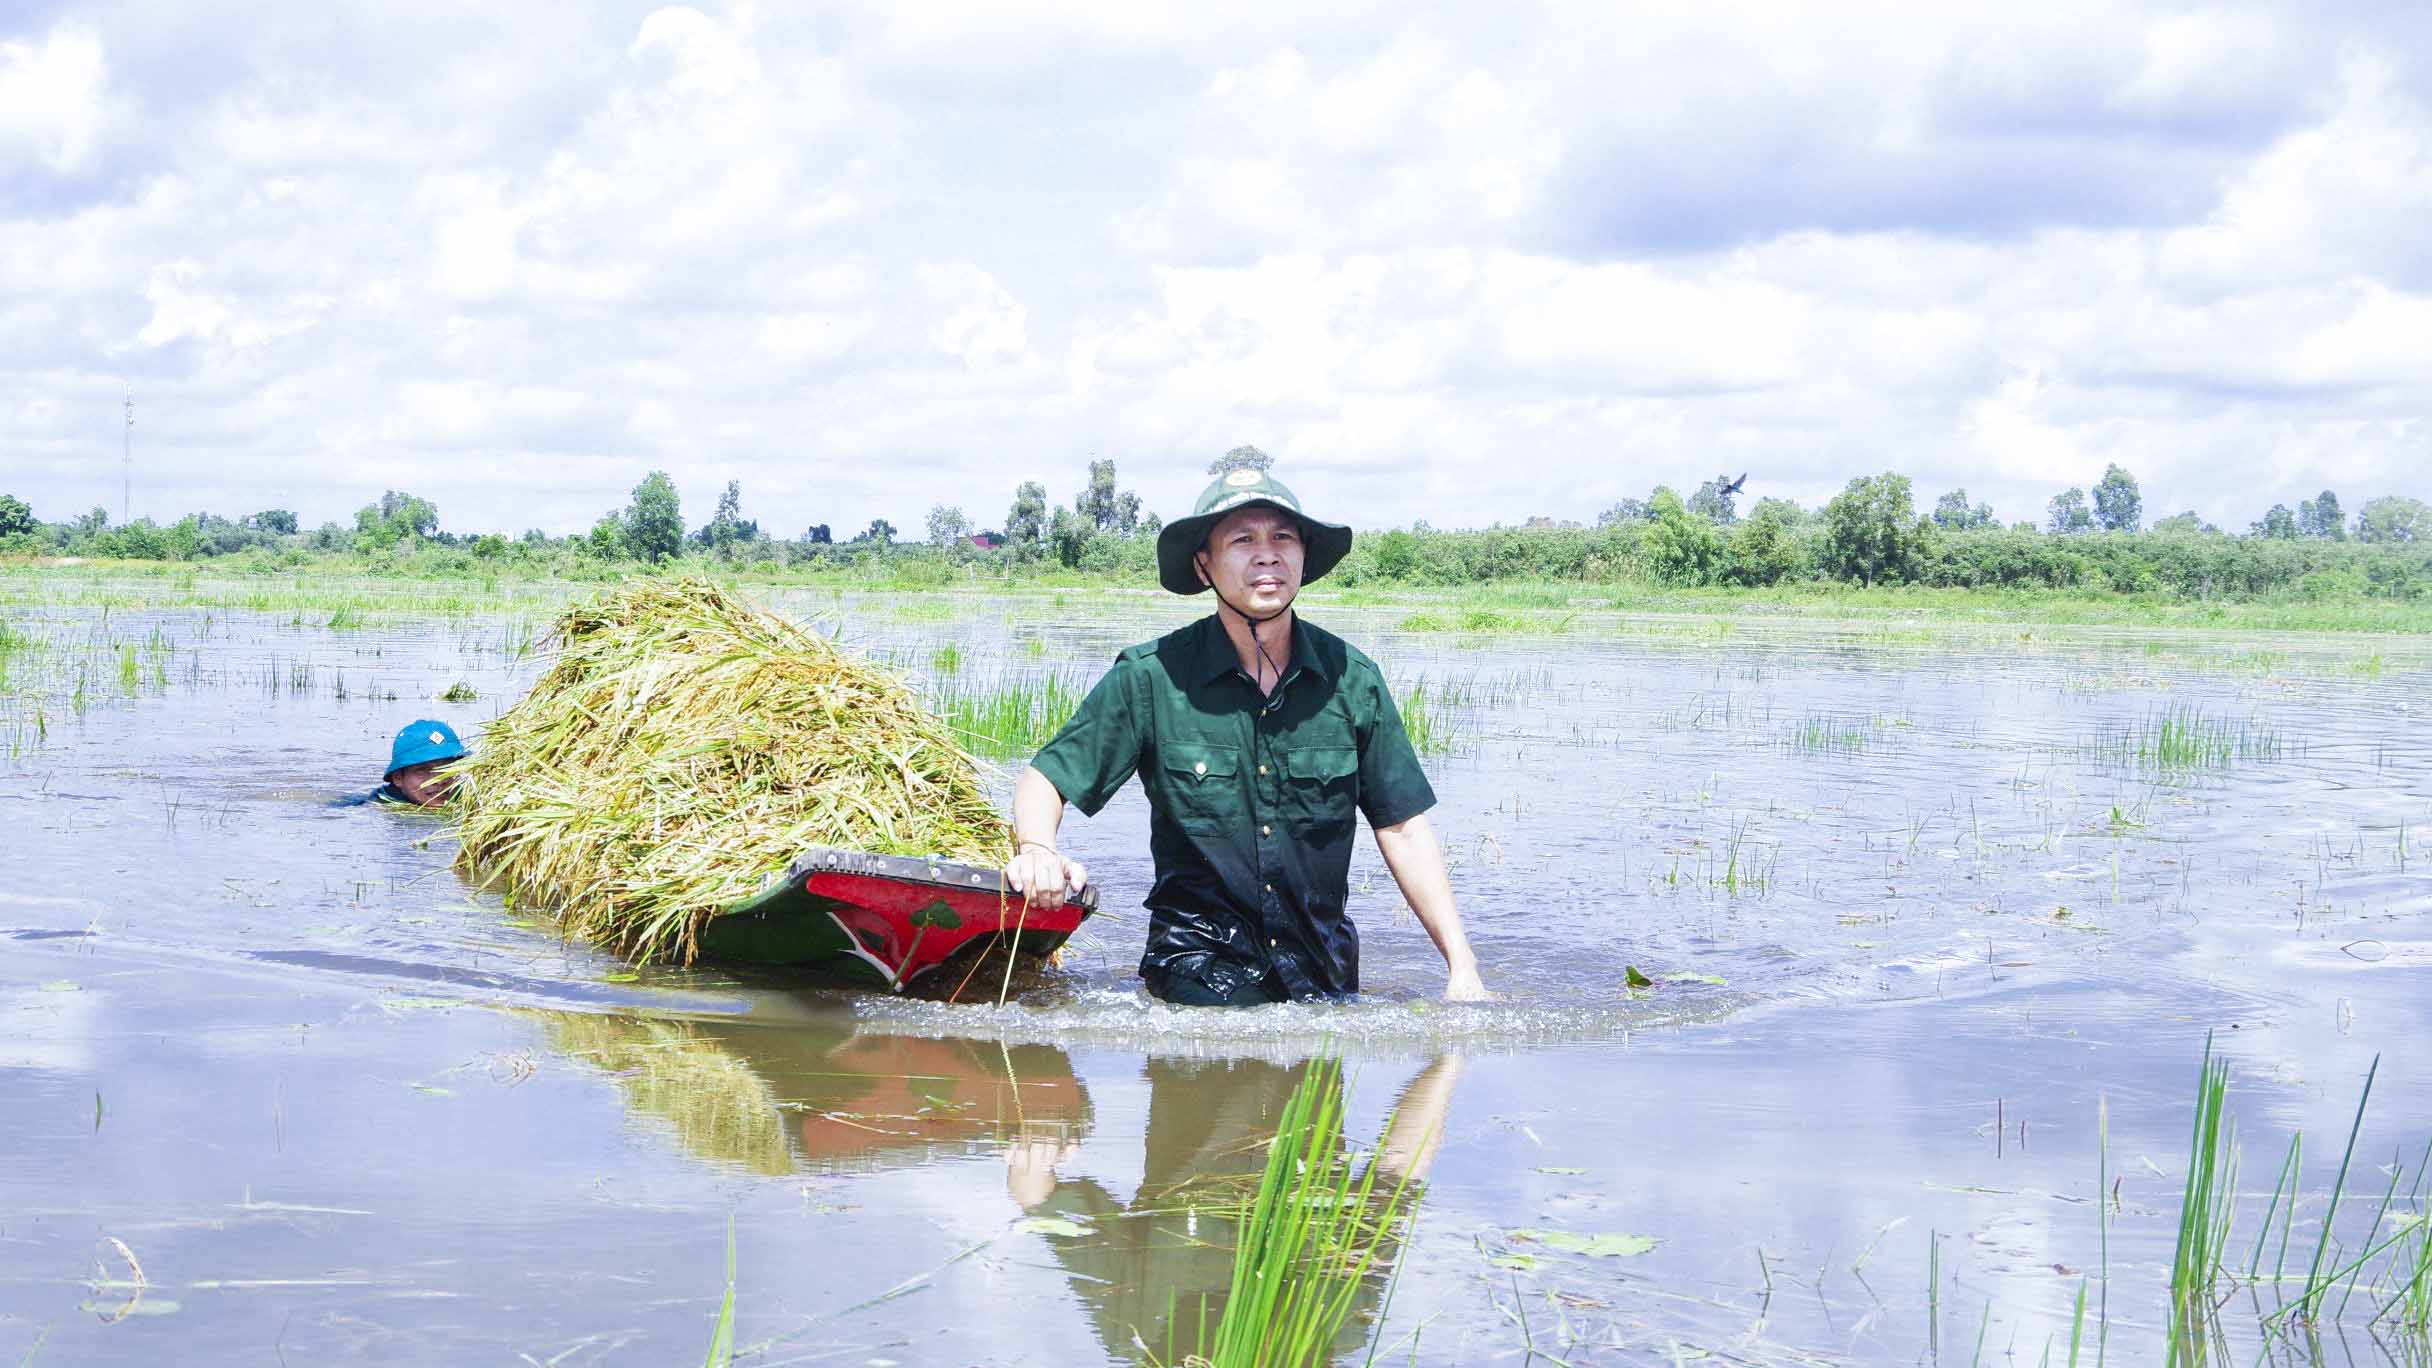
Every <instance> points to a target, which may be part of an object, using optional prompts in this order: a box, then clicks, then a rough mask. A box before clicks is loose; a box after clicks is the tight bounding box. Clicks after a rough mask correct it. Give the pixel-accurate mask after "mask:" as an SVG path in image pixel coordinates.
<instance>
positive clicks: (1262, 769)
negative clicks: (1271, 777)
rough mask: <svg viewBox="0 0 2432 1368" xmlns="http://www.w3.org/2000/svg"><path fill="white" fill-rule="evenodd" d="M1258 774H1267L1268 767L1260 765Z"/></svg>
mask: <svg viewBox="0 0 2432 1368" xmlns="http://www.w3.org/2000/svg"><path fill="white" fill-rule="evenodd" d="M1258 772H1259V773H1260V774H1264V773H1266V772H1267V767H1266V766H1264V765H1260V766H1259V767H1258Z"/></svg>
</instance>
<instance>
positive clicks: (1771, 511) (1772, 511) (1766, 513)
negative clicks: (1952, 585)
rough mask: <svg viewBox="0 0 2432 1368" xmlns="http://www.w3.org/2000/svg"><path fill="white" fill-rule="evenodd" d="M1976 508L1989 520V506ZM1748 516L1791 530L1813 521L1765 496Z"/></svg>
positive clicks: (1786, 502) (1796, 508)
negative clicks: (1774, 522) (1776, 523)
mask: <svg viewBox="0 0 2432 1368" xmlns="http://www.w3.org/2000/svg"><path fill="white" fill-rule="evenodd" d="M1977 507H1978V508H1981V509H1983V510H1984V512H1985V516H1986V517H1988V518H1990V517H1991V516H1992V515H1993V509H1992V506H1991V505H1990V504H1978V505H1977ZM1748 516H1750V517H1752V518H1768V517H1769V518H1772V519H1773V520H1774V521H1776V522H1778V523H1780V524H1781V525H1782V526H1784V527H1787V528H1792V529H1797V528H1801V527H1805V526H1806V525H1807V524H1808V523H1810V522H1813V521H1814V518H1813V517H1812V516H1811V515H1810V514H1809V513H1808V511H1807V510H1806V509H1804V508H1801V507H1799V506H1798V504H1797V503H1796V502H1795V501H1793V500H1790V499H1777V498H1775V497H1773V496H1772V495H1767V496H1765V497H1764V498H1762V499H1759V500H1757V501H1756V507H1755V508H1754V509H1751V510H1750V511H1749V514H1748Z"/></svg>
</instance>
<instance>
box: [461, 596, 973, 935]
mask: <svg viewBox="0 0 2432 1368" xmlns="http://www.w3.org/2000/svg"><path fill="white" fill-rule="evenodd" d="M552 639H553V640H554V642H555V643H556V649H557V653H558V654H557V660H556V662H555V663H554V664H553V665H551V667H550V668H549V670H548V672H547V673H545V674H543V675H542V676H541V678H540V680H539V682H537V683H536V684H534V685H533V687H532V691H531V692H530V693H529V694H527V695H526V696H525V697H524V698H523V700H522V701H520V702H518V703H517V704H516V705H515V706H514V707H512V708H510V709H508V710H507V711H506V712H505V713H504V714H502V715H500V716H499V717H498V719H497V720H496V721H494V722H492V723H491V724H490V725H489V727H488V728H487V729H486V730H485V732H484V733H483V736H482V738H481V740H480V742H479V743H478V744H477V745H476V746H475V748H474V752H473V755H472V757H471V758H469V759H467V760H465V761H463V762H460V763H459V764H458V765H457V766H456V767H455V768H456V770H457V773H458V775H459V797H458V799H457V802H456V806H457V819H458V833H459V835H460V837H461V838H462V840H463V849H462V851H461V852H460V853H459V855H458V861H459V863H460V864H461V865H462V867H463V868H464V869H465V870H466V872H467V873H468V874H470V875H471V876H473V877H474V878H477V879H480V880H483V881H485V882H488V883H493V884H495V885H497V886H500V887H502V888H503V889H505V890H506V892H507V893H508V894H509V895H510V896H511V897H513V898H514V899H516V900H518V901H521V902H525V903H530V904H533V905H537V906H543V907H550V908H554V909H556V910H557V912H558V915H559V916H560V918H561V919H562V921H563V922H564V925H565V928H566V930H567V932H568V934H571V935H579V936H582V937H585V938H587V939H590V940H593V941H596V942H599V943H600V944H603V945H606V946H608V947H610V948H612V949H615V950H617V951H620V952H622V953H624V954H626V955H628V956H631V957H632V958H634V959H636V960H639V961H645V962H646V961H650V960H654V959H666V958H681V959H685V960H689V959H690V958H691V957H692V956H693V954H694V953H695V951H696V949H697V937H698V935H699V932H700V928H701V925H702V923H703V922H705V921H706V920H708V919H709V918H710V917H712V916H715V915H716V914H717V913H719V912H720V911H722V910H724V909H726V908H728V907H731V906H733V905H734V904H736V903H738V902H740V901H742V900H744V899H746V898H749V897H751V896H753V895H755V894H757V893H759V892H760V891H761V890H762V888H763V887H764V886H765V885H766V884H767V882H768V880H769V878H770V877H771V876H772V875H775V874H777V873H778V872H780V871H782V870H783V869H784V868H785V866H786V864H787V863H788V862H789V861H790V860H791V859H792V858H793V857H794V856H795V855H796V854H798V853H799V852H800V851H802V850H803V849H804V848H806V847H809V846H815V845H830V846H843V847H848V848H852V849H858V850H868V851H873V852H877V853H881V854H920V855H935V856H939V857H942V858H946V859H965V860H980V861H988V862H993V861H995V860H996V859H997V858H999V857H1000V856H1001V854H1002V853H1003V851H1004V850H1005V848H1006V843H1007V840H1008V833H1007V828H1006V826H1005V822H1004V819H1003V817H1002V816H1000V815H999V813H998V812H997V809H996V805H995V803H994V802H993V801H992V800H991V799H990V798H989V796H988V794H987V792H986V790H985V789H983V788H982V787H981V784H980V780H979V775H978V772H977V769H976V767H975V765H974V763H973V761H972V759H971V757H970V755H969V754H968V753H967V752H966V751H965V750H964V749H963V747H962V746H961V745H960V744H959V743H958V740H957V737H956V734H955V733H954V732H953V731H952V730H951V729H950V728H949V727H948V725H947V724H946V723H945V722H943V721H941V720H940V719H939V718H937V717H936V716H934V715H933V714H931V713H930V712H928V711H927V710H926V709H924V708H923V707H922V706H921V705H920V702H919V700H918V699H916V698H915V697H914V696H913V694H912V692H911V690H910V689H909V688H907V687H906V686H905V684H904V683H903V682H902V681H901V680H899V679H897V678H896V677H894V676H893V675H890V674H888V673H887V672H885V671H883V670H881V669H879V668H877V667H876V666H873V665H871V664H869V663H868V662H866V661H862V660H859V659H856V658H854V657H852V656H850V655H847V654H846V653H845V652H844V651H843V650H841V649H840V648H838V647H837V646H836V645H835V644H834V643H833V642H831V641H829V640H828V639H827V638H825V637H823V636H821V635H819V634H818V633H816V632H813V631H809V630H806V629H805V628H803V627H800V626H797V625H796V624H794V623H791V622H788V621H786V620H784V619H782V618H779V617H777V616H776V615H774V614H772V613H769V612H767V611H765V610H763V609H761V608H758V607H755V606H754V605H752V604H751V603H749V602H747V601H745V600H744V599H742V598H740V597H738V596H736V595H735V594H733V593H732V592H730V591H728V590H726V589H724V588H721V587H719V586H717V585H715V584H711V583H708V582H706V581H702V580H697V579H683V580H648V581H642V582H638V583H635V584H633V585H631V586H629V587H626V588H624V589H621V590H619V591H617V592H615V593H613V594H610V595H608V596H606V597H604V598H601V599H599V600H598V601H596V602H593V603H588V604H583V605H580V606H577V607H575V608H573V609H571V610H569V611H568V612H567V613H566V614H565V615H564V616H563V617H561V618H560V619H559V620H558V622H557V625H556V627H555V629H554V630H553V634H552Z"/></svg>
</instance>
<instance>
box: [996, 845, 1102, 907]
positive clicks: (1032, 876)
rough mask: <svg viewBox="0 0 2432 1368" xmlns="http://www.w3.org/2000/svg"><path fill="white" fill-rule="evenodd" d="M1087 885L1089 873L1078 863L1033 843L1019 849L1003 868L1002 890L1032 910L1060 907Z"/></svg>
mask: <svg viewBox="0 0 2432 1368" xmlns="http://www.w3.org/2000/svg"><path fill="white" fill-rule="evenodd" d="M1088 883H1089V871H1088V870H1086V869H1084V868H1082V867H1081V862H1080V861H1078V860H1067V859H1065V858H1064V857H1063V855H1062V854H1060V853H1058V852H1056V851H1053V850H1050V849H1048V848H1047V847H1046V846H1043V845H1040V844H1038V843H1037V842H1030V843H1027V844H1025V845H1023V847H1022V848H1021V849H1020V850H1017V851H1015V852H1014V855H1013V858H1012V859H1011V860H1009V861H1007V862H1006V864H1005V885H1006V887H1008V888H1011V889H1012V890H1013V891H1014V892H1016V893H1019V894H1021V895H1022V897H1023V900H1024V901H1025V902H1027V903H1029V904H1030V906H1032V907H1034V908H1049V907H1060V906H1062V905H1063V904H1064V901H1065V900H1066V899H1067V898H1068V897H1070V896H1071V895H1073V894H1075V893H1078V892H1080V891H1081V890H1082V888H1083V887H1085V886H1086V885H1087V884H1088Z"/></svg>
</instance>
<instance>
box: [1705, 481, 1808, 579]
mask: <svg viewBox="0 0 2432 1368" xmlns="http://www.w3.org/2000/svg"><path fill="white" fill-rule="evenodd" d="M1797 516H1798V509H1797V506H1796V505H1794V504H1792V503H1790V502H1789V501H1788V500H1785V499H1759V500H1758V501H1757V505H1756V509H1755V511H1754V512H1752V513H1750V514H1749V515H1748V518H1747V520H1746V521H1744V522H1742V523H1740V524H1739V525H1738V526H1737V527H1735V528H1733V529H1732V533H1731V544H1730V547H1729V556H1728V559H1727V562H1726V564H1725V566H1724V569H1723V579H1724V580H1725V581H1726V582H1728V583H1731V584H1745V585H1757V586H1762V585H1768V584H1780V583H1781V582H1782V581H1784V580H1786V579H1791V578H1794V577H1796V576H1797V575H1798V574H1799V572H1800V569H1801V564H1800V562H1801V556H1800V552H1799V538H1798V523H1797V521H1796V519H1797Z"/></svg>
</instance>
